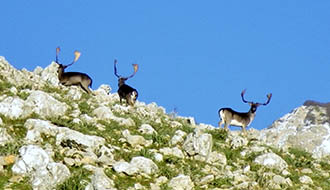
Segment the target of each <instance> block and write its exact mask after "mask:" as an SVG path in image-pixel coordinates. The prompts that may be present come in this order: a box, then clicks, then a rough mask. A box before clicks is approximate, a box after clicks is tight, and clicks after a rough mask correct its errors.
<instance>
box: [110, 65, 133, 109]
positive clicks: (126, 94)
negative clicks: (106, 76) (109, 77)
mask: <svg viewBox="0 0 330 190" xmlns="http://www.w3.org/2000/svg"><path fill="white" fill-rule="evenodd" d="M116 65H117V60H116V59H115V61H114V71H115V76H116V77H117V78H118V91H117V92H118V95H119V100H120V104H122V99H125V100H126V103H127V104H129V105H131V106H134V104H135V102H136V99H137V98H138V92H137V90H136V89H134V88H132V87H130V86H129V85H127V84H125V82H126V80H127V79H129V78H132V77H133V76H134V75H135V74H136V72H137V70H138V64H132V65H133V68H134V72H133V74H131V75H130V76H128V77H122V76H120V75H118V73H117V66H116Z"/></svg>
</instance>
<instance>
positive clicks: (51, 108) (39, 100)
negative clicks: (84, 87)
mask: <svg viewBox="0 0 330 190" xmlns="http://www.w3.org/2000/svg"><path fill="white" fill-rule="evenodd" d="M26 104H27V105H29V107H30V108H31V109H32V112H34V113H36V114H38V115H40V116H41V117H43V118H48V117H58V116H62V115H63V114H64V113H65V112H66V110H67V109H68V105H66V104H65V103H62V102H60V101H58V100H56V99H55V98H53V97H52V96H50V95H48V94H47V93H45V92H43V91H32V92H31V94H30V96H29V97H28V98H27V100H26Z"/></svg>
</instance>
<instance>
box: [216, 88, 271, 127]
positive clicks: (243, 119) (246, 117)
mask: <svg viewBox="0 0 330 190" xmlns="http://www.w3.org/2000/svg"><path fill="white" fill-rule="evenodd" d="M245 92H246V89H244V90H243V91H242V92H241V97H242V101H243V102H244V103H248V104H249V105H250V110H249V111H248V112H237V111H234V110H233V109H231V108H221V109H219V111H218V114H219V117H220V119H221V121H219V123H218V124H219V128H220V127H221V125H222V124H224V129H225V130H227V131H228V126H229V125H232V126H238V127H241V128H242V131H243V132H244V133H246V127H248V126H249V125H250V124H251V123H252V121H253V120H254V117H255V116H256V111H257V108H258V107H259V106H261V105H263V106H265V105H267V104H268V103H269V102H270V99H271V98H272V93H269V94H267V101H266V102H265V103H258V102H256V103H255V102H252V101H246V100H245V99H244V94H245Z"/></svg>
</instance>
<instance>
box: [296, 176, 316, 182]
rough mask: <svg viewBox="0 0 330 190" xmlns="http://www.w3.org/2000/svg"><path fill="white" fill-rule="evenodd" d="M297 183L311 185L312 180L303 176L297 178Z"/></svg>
mask: <svg viewBox="0 0 330 190" xmlns="http://www.w3.org/2000/svg"><path fill="white" fill-rule="evenodd" d="M299 181H300V182H301V183H303V184H313V180H312V178H310V177H309V176H307V175H304V176H301V177H300V178H299Z"/></svg>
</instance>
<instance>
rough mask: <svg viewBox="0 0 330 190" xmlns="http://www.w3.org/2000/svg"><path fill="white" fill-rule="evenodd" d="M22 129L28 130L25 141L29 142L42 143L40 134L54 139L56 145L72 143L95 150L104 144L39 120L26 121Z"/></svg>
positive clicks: (96, 139)
mask: <svg viewBox="0 0 330 190" xmlns="http://www.w3.org/2000/svg"><path fill="white" fill-rule="evenodd" d="M24 127H25V128H27V129H28V132H27V135H26V139H27V140H28V141H31V142H38V141H42V138H41V134H47V135H50V136H54V137H56V144H57V145H60V144H61V143H62V142H63V141H73V142H75V143H77V144H78V145H83V146H86V147H88V148H91V149H95V148H96V147H98V146H100V145H103V144H104V143H105V140H104V139H103V138H102V137H97V136H90V135H84V134H82V133H80V132H77V131H74V130H71V129H69V128H67V127H57V126H56V125H54V124H51V123H50V122H49V121H44V120H39V119H28V120H27V121H26V122H25V124H24Z"/></svg>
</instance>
